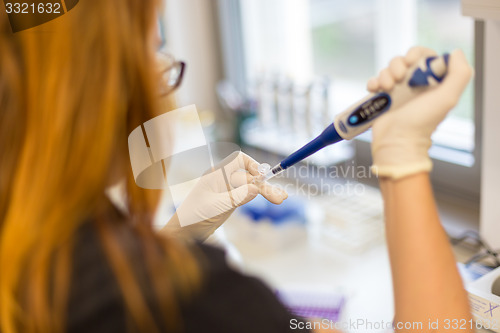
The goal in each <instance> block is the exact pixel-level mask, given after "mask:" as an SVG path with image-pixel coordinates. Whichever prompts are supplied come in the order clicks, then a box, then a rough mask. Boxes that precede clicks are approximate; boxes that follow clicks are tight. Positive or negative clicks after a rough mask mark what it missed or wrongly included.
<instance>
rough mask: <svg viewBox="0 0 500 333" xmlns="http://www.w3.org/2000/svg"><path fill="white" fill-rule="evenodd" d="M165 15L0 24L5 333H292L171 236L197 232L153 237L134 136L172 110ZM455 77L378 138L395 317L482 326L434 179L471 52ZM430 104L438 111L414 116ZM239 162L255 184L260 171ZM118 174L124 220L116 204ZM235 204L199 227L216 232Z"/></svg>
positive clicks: (0, 312) (141, 11) (125, 10)
mask: <svg viewBox="0 0 500 333" xmlns="http://www.w3.org/2000/svg"><path fill="white" fill-rule="evenodd" d="M158 6H159V3H157V2H156V1H144V0H106V1H101V0H85V1H83V0H82V1H80V2H79V4H78V5H77V6H76V7H75V8H74V9H73V10H71V11H70V12H69V13H67V14H65V15H64V16H62V17H60V18H58V19H56V20H54V21H51V22H49V23H47V24H44V25H42V26H40V27H37V28H33V29H30V30H27V31H24V32H20V33H16V34H12V32H11V29H10V26H9V24H8V19H7V17H6V15H5V13H4V12H3V11H2V12H1V13H0V29H1V35H0V117H1V118H0V145H1V146H0V147H1V148H0V175H1V178H0V223H1V233H0V237H1V240H0V242H1V243H0V265H1V267H2V268H1V269H2V274H1V276H0V331H1V332H2V333H14V332H15V333H17V332H125V331H132V332H134V331H138V332H288V331H291V328H290V324H289V323H290V320H291V319H292V315H291V314H289V313H288V312H287V311H286V310H285V309H284V307H283V306H282V305H281V304H280V303H279V302H278V301H277V300H276V298H275V297H274V295H273V294H272V292H271V291H270V290H269V289H268V288H266V287H265V286H264V285H263V284H262V283H261V282H260V281H258V280H256V279H252V278H249V277H245V276H243V275H241V274H239V273H237V272H234V271H232V270H231V269H230V268H228V266H227V265H226V264H225V261H224V256H223V254H222V253H220V252H219V251H218V250H214V249H212V248H210V247H207V246H203V245H194V244H192V245H189V244H186V243H182V242H180V241H179V240H178V239H174V238H172V237H169V236H165V234H169V233H170V232H173V233H183V230H188V229H183V228H181V227H180V226H179V223H178V221H176V219H175V217H174V219H173V221H171V222H169V227H168V228H167V229H165V231H164V232H163V233H161V234H158V233H156V232H155V231H154V230H153V229H152V224H151V220H152V217H153V215H154V212H155V208H156V205H157V202H158V196H159V194H160V193H158V192H155V191H146V190H141V189H140V188H138V187H137V186H136V185H135V184H134V181H133V177H132V175H131V170H130V166H129V163H128V161H127V156H128V153H127V135H128V134H129V133H130V132H131V131H132V130H133V129H134V128H136V127H137V126H140V125H141V124H142V123H143V122H145V121H147V120H149V119H151V118H153V117H155V116H156V115H158V114H159V113H161V112H164V111H166V110H171V109H172V108H173V106H172V103H171V101H170V100H167V101H165V100H163V102H162V103H163V105H162V104H161V103H160V100H159V98H158V92H159V91H161V90H162V89H161V88H160V87H159V85H158V81H159V80H158V75H157V73H156V70H155V66H154V63H155V50H156V38H155V34H156V27H155V22H156V19H155V17H156V13H157V11H158V10H159V8H158ZM412 52H413V55H412V54H411V52H410V54H409V55H408V56H407V57H406V58H404V59H403V58H398V60H395V61H394V62H393V63H391V66H390V69H388V70H386V71H384V72H383V73H382V74H381V76H380V77H379V78H378V79H375V80H373V81H371V82H370V85H369V88H370V89H371V90H378V89H379V88H380V87H382V88H384V89H390V88H391V87H392V85H393V84H394V82H397V81H398V80H401V78H402V76H401V75H400V74H401V73H402V72H404V71H405V70H406V68H407V66H409V65H411V64H412V63H414V61H415V59H414V58H416V55H415V54H417V53H418V56H420V55H421V54H422V52H424V51H422V50H421V49H416V50H414V51H412ZM412 57H413V58H412ZM448 76H449V78H447V79H446V80H445V82H444V83H443V84H442V86H441V87H439V88H438V89H440V90H439V91H438V90H436V91H435V92H432V93H428V94H426V95H425V96H422V98H420V99H419V100H418V101H415V102H412V103H411V105H410V104H408V105H407V106H405V107H404V108H401V109H400V110H394V111H395V112H393V113H394V116H392V117H383V118H381V119H380V120H379V121H378V122H377V123H376V125H375V127H374V144H373V154H374V161H375V165H376V166H377V167H378V170H379V173H380V176H381V187H382V190H383V194H384V199H385V202H386V214H387V230H388V241H389V250H390V254H391V263H392V268H393V276H394V284H395V294H396V319H397V320H399V321H409V320H425V321H427V320H428V319H429V318H437V319H441V320H442V319H445V318H450V319H453V318H464V319H469V316H470V315H469V312H468V307H467V299H466V296H465V292H464V291H463V288H462V285H461V282H460V278H459V276H458V273H457V272H456V268H455V266H454V260H453V257H452V254H451V250H450V248H449V245H448V243H447V240H446V237H445V234H444V232H443V231H442V229H441V228H440V226H439V220H438V217H437V213H436V210H435V206H434V201H433V198H432V192H431V189H430V185H429V180H428V171H429V168H430V165H429V163H428V160H427V159H428V157H427V155H426V149H427V148H428V143H429V140H430V139H429V137H430V133H431V132H432V131H433V130H434V128H435V126H436V125H437V123H439V121H440V120H441V119H442V118H443V117H444V115H445V114H446V112H447V111H448V110H449V109H450V108H451V107H452V105H453V104H454V103H456V100H457V99H458V97H459V95H460V93H461V92H462V90H463V88H464V86H465V84H466V82H467V81H468V79H469V77H470V69H469V67H468V65H467V63H466V62H465V60H464V59H463V55H461V54H460V53H457V54H453V55H452V57H451V63H450V72H449V75H448ZM439 94H445V95H444V96H445V98H443V97H440V95H439ZM170 96H171V95H170ZM439 97H440V98H439ZM429 101H431V102H432V103H431V104H429V105H428V104H427V103H428V102H429ZM165 104H166V105H165ZM420 109H427V110H428V112H421V113H419V115H421V117H420V118H419V117H417V116H415V117H414V118H412V121H411V122H408V121H406V122H405V121H403V120H404V118H405V117H407V116H408V115H410V114H413V113H414V112H413V111H415V110H420ZM412 110H413V111H412ZM396 111H398V112H396ZM398 115H399V116H398ZM396 128H401V131H397V130H396ZM394 154H401V157H402V158H401V159H394V158H393V156H394ZM243 159H244V161H246V162H244V163H243V165H244V167H245V168H246V169H247V170H248V171H249V172H250V173H254V172H255V169H254V168H255V166H256V162H255V161H253V160H251V159H250V158H248V157H244V158H243ZM118 179H125V183H126V194H127V196H126V202H125V206H126V213H122V212H121V211H119V210H117V209H116V208H115V207H114V205H113V204H112V203H111V202H110V201H109V200H108V199H107V196H106V194H105V190H106V188H108V187H109V186H110V185H111V184H113V183H115V182H116V181H117V180H118ZM242 186H248V190H249V193H250V194H249V195H248V196H245V197H244V198H243V199H242V200H241V201H240V202H239V203H244V202H246V201H248V200H251V199H252V198H253V197H255V195H257V193H258V192H259V191H261V192H262V191H263V192H264V194H266V195H267V194H268V191H269V188H266V189H262V188H256V187H255V186H254V185H251V184H250V185H249V184H246V185H242ZM205 194H206V195H210V193H205ZM280 195H281V194H280ZM268 197H269V198H271V199H270V200H272V201H275V202H279V201H280V200H283V198H281V199H279V198H277V199H276V198H275V199H272V197H271V196H270V195H269V196H268ZM415 199H417V200H415ZM230 208H231V209H229V210H228V211H227V212H225V213H224V214H221V215H220V216H217V219H216V220H215V221H214V220H211V219H208V220H207V221H205V222H202V223H199V224H195V225H193V226H192V227H191V229H194V230H193V232H194V233H195V234H196V235H197V236H200V237H206V236H207V235H208V234H210V233H211V232H213V230H214V229H215V228H216V227H217V226H219V225H220V224H222V223H223V222H224V220H225V219H226V218H227V217H228V215H229V214H230V213H231V211H232V209H234V207H230ZM214 223H215V224H214ZM197 225H199V227H196V226H197ZM200 230H201V232H200ZM408 258H412V260H411V261H410V260H408ZM414 263H417V266H416V267H415V266H413V265H414ZM420 271H423V272H425V274H421V273H420ZM414 286H418V288H415V287H414ZM438 295H439V296H438ZM293 331H294V332H298V331H300V330H293ZM318 331H319V330H318ZM451 331H452V330H451Z"/></svg>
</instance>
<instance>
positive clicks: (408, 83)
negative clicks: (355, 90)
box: [259, 54, 449, 181]
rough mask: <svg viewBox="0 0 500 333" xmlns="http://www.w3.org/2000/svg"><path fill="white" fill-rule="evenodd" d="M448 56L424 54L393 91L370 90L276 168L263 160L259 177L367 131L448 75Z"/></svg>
mask: <svg viewBox="0 0 500 333" xmlns="http://www.w3.org/2000/svg"><path fill="white" fill-rule="evenodd" d="M448 58H449V54H444V55H443V56H441V57H423V58H422V59H420V61H418V62H417V63H416V64H415V65H414V66H413V67H412V68H410V69H409V70H408V74H407V75H406V76H405V78H404V79H403V80H402V81H401V82H400V83H398V84H396V85H395V86H394V88H393V89H392V90H391V91H389V92H385V91H380V92H377V93H373V94H369V95H368V96H366V97H365V98H363V99H361V100H360V101H359V102H357V103H355V104H354V105H352V106H351V107H349V108H348V109H347V110H346V111H344V112H342V113H340V114H338V115H337V116H336V117H335V119H334V121H333V123H332V124H331V125H330V126H328V127H327V128H326V129H325V130H324V131H323V132H322V133H321V134H320V135H318V136H317V137H316V138H315V139H314V140H312V141H311V142H309V143H308V144H306V145H305V146H303V147H302V148H300V149H299V150H297V151H296V152H294V153H293V154H291V155H289V156H288V157H286V158H285V159H284V160H282V161H281V162H280V163H279V164H277V165H276V166H274V167H273V168H270V167H269V166H268V165H264V164H263V165H262V166H261V167H260V168H259V172H260V174H261V177H260V179H259V181H265V180H268V179H271V178H272V177H274V176H276V175H278V174H280V173H281V172H283V171H284V170H286V169H287V168H289V167H290V166H292V165H294V164H295V163H298V162H300V161H302V160H303V159H305V158H306V157H308V156H310V155H312V154H314V153H315V152H317V151H318V150H320V149H323V148H324V147H326V146H329V145H331V144H334V143H337V142H339V141H342V140H351V139H353V138H354V137H356V136H358V135H359V134H361V133H363V132H366V131H367V130H368V129H369V128H370V127H371V126H372V124H373V122H374V121H375V119H376V118H377V117H378V116H380V115H382V114H383V113H385V112H387V111H389V110H390V109H395V108H398V107H400V106H402V105H403V104H405V103H406V102H408V101H409V100H411V99H412V98H414V97H416V96H418V95H419V94H421V93H422V92H424V91H427V90H428V89H431V88H432V87H435V86H436V85H437V84H438V83H440V82H441V81H442V80H443V79H444V77H445V76H446V72H447V69H448Z"/></svg>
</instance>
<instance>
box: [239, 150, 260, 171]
mask: <svg viewBox="0 0 500 333" xmlns="http://www.w3.org/2000/svg"><path fill="white" fill-rule="evenodd" d="M238 158H241V160H242V161H243V165H242V167H243V168H244V169H245V170H247V171H248V172H249V173H250V174H251V175H252V176H258V175H259V170H258V168H259V165H260V163H259V162H257V161H256V160H254V159H253V158H251V157H250V156H248V155H247V154H245V153H243V152H240V155H239V156H238Z"/></svg>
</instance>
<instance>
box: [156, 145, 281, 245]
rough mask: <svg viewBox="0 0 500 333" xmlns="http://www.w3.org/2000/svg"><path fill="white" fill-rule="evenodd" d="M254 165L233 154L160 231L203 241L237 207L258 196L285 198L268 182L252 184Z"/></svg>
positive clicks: (208, 174)
mask: <svg viewBox="0 0 500 333" xmlns="http://www.w3.org/2000/svg"><path fill="white" fill-rule="evenodd" d="M258 166H259V163H257V162H256V161H255V160H254V159H252V158H251V157H250V156H248V155H246V154H244V153H242V152H234V153H233V154H231V155H229V156H228V157H226V158H225V159H224V160H223V161H222V162H221V163H219V165H217V166H215V167H214V169H213V170H209V171H207V172H206V173H205V174H204V175H203V176H202V177H201V178H200V180H199V181H198V182H197V184H196V185H195V186H194V188H193V189H192V190H191V191H190V192H189V194H188V196H187V197H186V199H185V200H184V201H183V202H182V204H181V205H180V206H179V208H178V209H177V210H176V213H175V215H174V217H173V218H172V219H171V220H170V221H169V222H168V223H167V225H166V226H165V227H164V228H163V229H162V230H163V231H164V232H166V233H168V234H172V235H174V236H177V237H186V238H195V239H198V240H205V239H207V238H208V237H209V236H210V235H211V234H212V233H213V232H214V231H215V230H216V229H217V228H218V227H220V226H221V225H222V224H223V223H224V222H225V221H226V220H227V219H228V218H229V216H230V215H231V213H232V212H233V211H234V210H235V209H236V207H239V206H241V205H244V204H246V203H247V202H249V201H251V200H252V199H254V198H255V197H256V196H257V195H258V194H259V193H260V194H262V195H263V196H264V197H265V198H266V199H267V200H269V201H270V202H272V203H274V204H281V203H282V202H283V200H285V199H286V198H287V197H288V195H287V193H286V192H285V191H283V190H281V189H279V188H277V187H274V186H271V185H270V184H269V183H267V182H264V183H255V184H254V183H252V182H253V179H254V177H256V176H259V172H258V171H257V168H258Z"/></svg>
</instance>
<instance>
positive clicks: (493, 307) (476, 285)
mask: <svg viewBox="0 0 500 333" xmlns="http://www.w3.org/2000/svg"><path fill="white" fill-rule="evenodd" d="M498 278H500V267H499V268H496V269H494V270H492V271H491V272H489V273H487V274H485V275H484V276H482V277H480V278H479V279H477V280H475V281H473V282H470V283H468V284H467V288H466V289H467V291H468V293H469V300H470V305H471V310H472V315H473V316H474V319H475V320H476V328H478V329H480V328H483V329H489V330H492V331H494V332H498V333H500V297H499V296H496V295H493V294H492V293H491V286H492V285H493V283H494V282H495V280H496V279H498Z"/></svg>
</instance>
